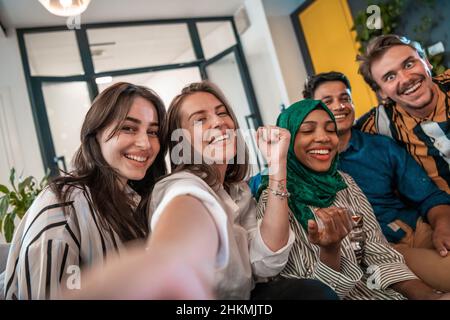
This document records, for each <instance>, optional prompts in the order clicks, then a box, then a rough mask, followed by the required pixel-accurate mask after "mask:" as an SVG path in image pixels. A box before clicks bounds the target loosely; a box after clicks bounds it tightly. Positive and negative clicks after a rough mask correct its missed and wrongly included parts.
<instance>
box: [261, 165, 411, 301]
mask: <svg viewBox="0 0 450 320" xmlns="http://www.w3.org/2000/svg"><path fill="white" fill-rule="evenodd" d="M339 173H340V174H341V176H342V177H343V178H344V181H345V183H346V184H347V186H348V188H346V189H344V190H341V191H339V192H338V193H337V194H336V198H335V201H334V203H333V206H336V207H341V208H350V209H353V210H354V211H356V212H360V213H361V214H363V216H364V219H363V223H364V225H363V230H364V231H365V233H366V237H367V238H366V241H365V248H364V250H365V251H364V255H363V259H362V265H363V266H365V267H364V268H362V267H361V266H360V265H359V264H358V263H357V260H356V256H355V253H354V251H353V248H352V246H351V243H350V240H349V237H348V236H347V237H345V238H344V239H343V240H342V245H341V270H340V272H338V271H335V270H334V269H332V268H330V267H328V266H327V265H325V264H324V263H322V262H321V261H320V252H319V250H320V247H319V246H317V245H314V244H312V243H310V242H309V240H308V235H307V233H306V231H305V230H304V229H303V227H302V226H301V225H300V223H299V222H298V221H297V219H296V218H295V217H294V215H293V214H292V212H290V213H289V215H290V217H289V219H290V222H291V228H292V229H293V231H294V233H295V242H294V245H293V247H292V249H291V252H290V254H289V260H288V263H287V264H286V267H285V268H284V270H283V271H282V272H281V276H283V277H286V278H310V279H317V280H320V281H322V282H323V283H325V284H327V285H328V286H330V287H331V288H332V289H333V290H335V291H336V293H337V294H338V295H339V297H340V298H341V299H352V300H363V299H374V300H375V299H404V297H403V296H402V295H401V294H399V293H397V292H396V291H394V290H393V289H391V288H390V287H389V286H390V285H392V284H394V283H397V282H401V281H405V280H410V279H417V277H416V276H415V275H414V273H412V271H411V270H409V268H408V267H407V266H406V264H405V261H404V259H403V256H402V255H401V254H400V253H398V252H397V251H395V250H394V249H393V248H391V247H390V246H389V243H388V242H387V240H386V238H385V237H384V236H383V234H382V232H381V228H380V226H379V224H378V222H377V220H376V218H375V215H374V213H373V209H372V207H371V205H370V204H369V202H368V200H367V198H366V196H365V195H364V194H363V192H362V191H361V189H360V188H359V187H358V186H357V184H356V183H355V181H354V180H353V179H352V178H351V177H350V176H349V175H347V174H345V173H343V172H339ZM266 203H267V190H265V191H264V192H263V194H262V196H261V198H260V200H259V203H258V219H261V218H262V216H263V213H264V209H265V206H266ZM311 209H314V208H311Z"/></svg>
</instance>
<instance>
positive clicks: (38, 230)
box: [4, 187, 139, 299]
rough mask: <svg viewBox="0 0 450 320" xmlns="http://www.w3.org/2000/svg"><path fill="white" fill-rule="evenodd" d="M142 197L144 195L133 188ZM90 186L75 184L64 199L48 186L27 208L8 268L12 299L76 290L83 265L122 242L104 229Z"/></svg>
mask: <svg viewBox="0 0 450 320" xmlns="http://www.w3.org/2000/svg"><path fill="white" fill-rule="evenodd" d="M127 190H128V192H131V193H132V196H133V197H134V199H135V200H136V201H139V196H138V195H137V194H136V193H134V192H133V191H132V190H131V188H129V189H127ZM93 208H94V206H93V204H92V199H91V196H90V193H89V190H88V189H87V188H83V187H73V191H72V193H71V195H70V199H69V201H67V202H64V203H62V202H61V201H60V200H58V199H57V197H56V195H55V193H54V192H53V191H52V190H51V189H50V188H49V187H47V188H46V189H44V190H43V191H42V192H41V193H40V194H39V196H38V197H37V198H36V200H35V201H34V202H33V204H32V205H31V207H30V209H29V210H28V211H27V213H26V215H25V216H24V218H23V219H22V221H21V223H20V225H19V226H18V228H17V230H16V232H15V234H14V238H13V240H12V243H11V249H10V253H9V256H8V262H7V266H6V270H5V283H4V293H5V297H6V299H54V298H57V297H58V296H59V295H60V293H61V290H62V288H64V287H67V288H69V289H71V288H72V289H76V288H77V287H78V283H80V281H81V279H80V278H79V274H80V268H83V267H87V266H91V265H92V264H93V263H104V262H105V260H106V257H107V255H108V254H109V253H110V252H119V251H120V250H121V249H122V248H123V245H122V242H121V240H120V238H119V237H118V236H117V234H115V233H114V236H113V237H111V236H110V235H109V234H108V232H107V231H106V230H104V229H103V228H102V226H101V225H100V222H99V216H98V214H97V213H96V212H95V210H94V209H93Z"/></svg>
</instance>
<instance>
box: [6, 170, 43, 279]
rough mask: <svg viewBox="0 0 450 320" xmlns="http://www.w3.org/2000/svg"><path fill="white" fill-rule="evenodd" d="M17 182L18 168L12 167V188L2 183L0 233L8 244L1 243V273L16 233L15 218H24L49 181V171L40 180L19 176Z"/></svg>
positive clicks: (10, 176)
mask: <svg viewBox="0 0 450 320" xmlns="http://www.w3.org/2000/svg"><path fill="white" fill-rule="evenodd" d="M18 180H19V181H18V184H16V170H15V169H14V168H12V169H11V172H10V175H9V182H10V184H11V186H12V189H11V190H10V189H9V188H8V187H7V186H6V185H3V184H0V233H2V234H3V235H4V237H5V240H6V244H0V273H1V272H2V271H3V270H4V268H5V266H6V259H7V258H8V253H9V246H10V245H9V243H10V242H11V240H12V237H13V234H14V229H15V226H14V220H15V219H16V217H17V218H19V219H22V218H23V216H24V215H25V212H27V210H28V208H29V207H30V206H31V204H32V203H33V201H34V199H35V198H36V197H37V195H38V194H39V192H41V190H42V189H43V188H44V187H45V186H46V185H47V183H48V173H47V174H46V175H45V176H44V178H42V180H41V181H40V182H38V181H37V179H36V178H35V177H33V176H29V177H26V178H21V177H20V178H19V179H18Z"/></svg>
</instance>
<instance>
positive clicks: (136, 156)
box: [97, 97, 160, 185]
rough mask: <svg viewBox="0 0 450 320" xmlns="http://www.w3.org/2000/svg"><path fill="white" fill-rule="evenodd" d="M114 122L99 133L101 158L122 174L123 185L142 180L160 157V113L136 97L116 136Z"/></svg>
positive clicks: (120, 175) (149, 103)
mask: <svg viewBox="0 0 450 320" xmlns="http://www.w3.org/2000/svg"><path fill="white" fill-rule="evenodd" d="M117 125H118V122H117V121H115V122H113V123H111V124H110V125H109V126H107V127H106V128H105V129H103V130H102V131H100V132H99V133H98V134H97V141H98V142H99V145H100V149H101V152H102V155H103V157H104V159H105V160H106V162H107V163H108V164H109V165H110V166H111V167H112V168H113V169H114V170H115V171H116V172H118V174H119V177H120V182H121V183H122V185H125V184H126V183H127V181H128V180H141V179H143V178H144V176H145V173H146V171H147V169H148V168H149V167H150V166H151V165H152V163H153V161H154V160H155V158H156V156H157V155H158V152H159V149H160V144H159V138H158V135H157V134H158V130H159V123H158V114H157V111H156V108H155V106H154V105H153V104H152V103H151V102H150V101H148V100H146V99H144V98H142V97H136V98H135V99H134V101H133V103H132V105H131V107H130V110H129V112H128V114H127V117H126V119H125V121H124V122H123V124H122V125H121V126H120V127H119V130H118V131H117V133H115V134H114V135H113V136H112V137H111V134H112V132H114V129H115V128H116V127H117Z"/></svg>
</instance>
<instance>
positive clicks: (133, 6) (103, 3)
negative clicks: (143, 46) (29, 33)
mask: <svg viewBox="0 0 450 320" xmlns="http://www.w3.org/2000/svg"><path fill="white" fill-rule="evenodd" d="M244 2H245V0H91V3H90V4H89V7H88V8H87V10H86V11H85V12H84V13H83V14H82V15H81V23H82V24H85V23H101V22H115V21H133V20H154V19H172V18H190V17H211V16H231V15H233V14H234V13H235V12H236V10H237V9H238V8H239V7H240V6H242V5H243V4H244ZM0 21H1V22H2V24H3V25H4V26H5V27H6V28H26V27H42V26H61V25H65V24H66V18H64V17H57V16H55V15H52V14H51V13H50V12H48V11H47V10H46V9H45V8H44V7H43V6H42V5H41V4H40V3H39V2H38V0H0Z"/></svg>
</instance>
